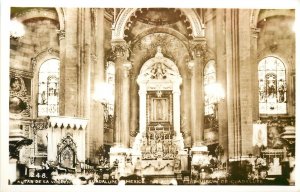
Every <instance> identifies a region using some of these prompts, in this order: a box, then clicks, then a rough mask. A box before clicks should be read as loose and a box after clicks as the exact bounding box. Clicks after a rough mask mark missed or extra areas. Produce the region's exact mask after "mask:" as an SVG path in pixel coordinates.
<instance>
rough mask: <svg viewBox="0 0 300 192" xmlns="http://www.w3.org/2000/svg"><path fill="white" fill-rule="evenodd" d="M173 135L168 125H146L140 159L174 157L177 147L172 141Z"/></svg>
mask: <svg viewBox="0 0 300 192" xmlns="http://www.w3.org/2000/svg"><path fill="white" fill-rule="evenodd" d="M174 135H175V132H174V131H173V130H172V129H171V127H170V126H167V127H165V126H162V125H160V124H159V125H157V126H148V128H147V132H146V135H144V136H143V138H142V146H141V152H142V159H143V160H153V159H164V160H167V159H174V158H175V157H176V154H177V153H178V147H177V145H176V144H175V142H174V141H173V137H174Z"/></svg>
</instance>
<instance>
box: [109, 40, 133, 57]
mask: <svg viewBox="0 0 300 192" xmlns="http://www.w3.org/2000/svg"><path fill="white" fill-rule="evenodd" d="M111 47H112V52H111V55H112V59H113V60H115V59H117V58H123V59H127V58H128V57H129V47H130V44H129V43H127V42H126V41H125V40H123V39H122V40H114V41H112V42H111Z"/></svg>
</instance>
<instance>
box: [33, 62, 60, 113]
mask: <svg viewBox="0 0 300 192" xmlns="http://www.w3.org/2000/svg"><path fill="white" fill-rule="evenodd" d="M58 91H59V60H57V59H49V60H47V61H45V62H44V63H43V64H42V65H41V67H40V70H39V84H38V116H58V111H59V108H58V107H59V105H58V102H59V99H58V98H59V97H58V95H59V94H58V93H59V92H58Z"/></svg>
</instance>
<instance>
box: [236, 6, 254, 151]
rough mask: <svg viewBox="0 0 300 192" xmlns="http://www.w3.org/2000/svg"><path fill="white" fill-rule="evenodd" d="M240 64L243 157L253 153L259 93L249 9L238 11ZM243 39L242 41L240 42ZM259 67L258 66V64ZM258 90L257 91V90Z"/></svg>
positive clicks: (238, 74)
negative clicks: (254, 116) (254, 86)
mask: <svg viewBox="0 0 300 192" xmlns="http://www.w3.org/2000/svg"><path fill="white" fill-rule="evenodd" d="M237 12H238V22H237V24H238V25H237V26H238V34H236V35H237V36H238V37H237V43H238V47H237V48H238V50H239V52H238V54H237V57H238V59H239V60H238V63H237V65H239V71H237V73H236V75H235V76H239V87H238V88H239V95H240V97H239V98H237V99H239V100H240V111H241V112H240V127H239V129H240V133H241V155H243V156H248V154H250V153H252V151H253V150H252V149H253V148H252V140H251V139H249V138H252V135H253V116H252V114H253V112H252V111H253V103H252V102H253V95H255V96H257V95H258V92H256V91H254V90H253V84H257V82H258V81H257V76H255V77H254V76H253V74H252V73H251V71H252V69H253V63H252V62H251V54H250V53H251V51H250V50H251V29H250V27H249V26H250V20H249V17H250V15H251V11H250V10H249V9H245V10H238V11H237ZM240 38H242V40H239V39H240ZM256 66H257V64H256ZM255 90H256V89H255Z"/></svg>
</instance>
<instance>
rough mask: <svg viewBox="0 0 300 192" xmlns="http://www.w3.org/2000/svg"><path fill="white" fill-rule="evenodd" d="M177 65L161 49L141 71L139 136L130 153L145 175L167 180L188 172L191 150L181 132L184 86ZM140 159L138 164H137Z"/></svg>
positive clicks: (158, 48)
mask: <svg viewBox="0 0 300 192" xmlns="http://www.w3.org/2000/svg"><path fill="white" fill-rule="evenodd" d="M181 82H182V78H181V76H180V74H179V70H178V68H177V66H176V64H175V63H174V62H173V61H172V60H170V59H168V58H166V57H164V55H163V54H162V50H161V47H159V46H158V47H157V53H156V55H155V57H153V58H151V59H149V60H148V61H146V62H145V63H144V65H143V66H142V68H141V71H140V74H139V76H138V78H137V83H138V85H139V103H140V105H139V107H140V109H139V111H140V114H139V132H138V134H137V136H136V138H135V141H134V143H133V147H132V149H131V150H130V151H131V153H132V155H133V165H135V164H136V163H137V162H138V164H139V167H141V169H142V171H141V174H143V175H157V176H166V175H174V173H178V172H181V171H182V170H187V165H188V163H187V157H188V153H187V150H185V149H184V142H183V137H182V133H181V132H180V84H181ZM136 159H138V160H136Z"/></svg>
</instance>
